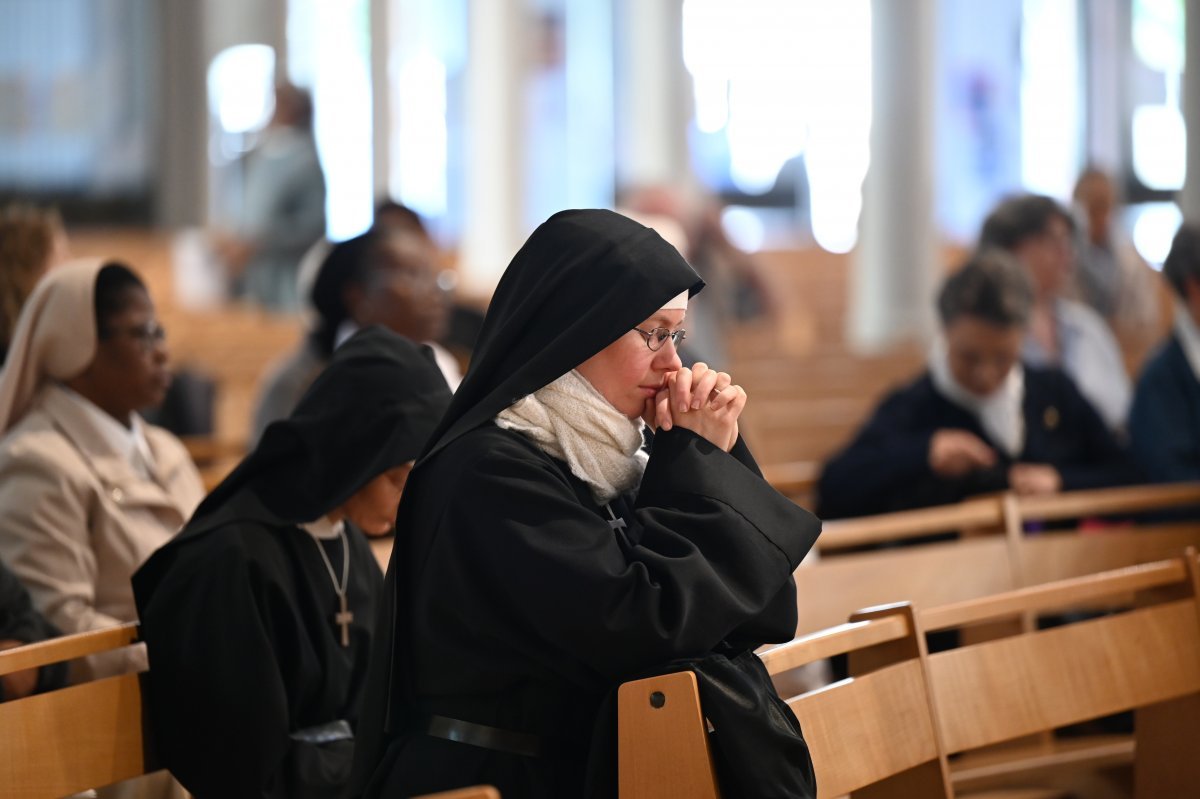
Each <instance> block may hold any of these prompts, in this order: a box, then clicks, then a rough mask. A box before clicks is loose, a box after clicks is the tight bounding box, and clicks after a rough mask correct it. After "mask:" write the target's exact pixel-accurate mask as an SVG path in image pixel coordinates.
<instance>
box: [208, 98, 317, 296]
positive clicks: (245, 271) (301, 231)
mask: <svg viewBox="0 0 1200 799" xmlns="http://www.w3.org/2000/svg"><path fill="white" fill-rule="evenodd" d="M312 122H313V104H312V96H311V95H310V94H309V93H308V92H306V91H304V90H303V89H300V88H297V87H296V86H292V85H290V84H282V85H280V86H278V87H276V89H275V111H274V113H273V114H272V116H271V121H270V122H269V123H268V125H267V128H266V130H265V131H264V133H263V137H262V140H261V141H260V142H259V143H258V145H257V146H256V147H254V149H252V150H251V151H250V152H249V153H248V154H247V155H246V159H245V172H244V184H243V194H242V208H241V215H240V225H239V226H238V229H237V230H235V231H233V232H230V233H221V234H218V235H217V237H216V240H215V242H214V244H215V248H216V251H217V254H218V256H219V257H220V258H221V259H222V260H223V261H224V262H225V264H226V267H227V268H228V270H229V274H230V277H231V278H232V279H233V290H234V293H235V294H237V295H238V296H241V297H245V298H247V299H249V300H251V301H253V302H255V303H258V304H259V305H261V306H262V307H264V308H266V309H267V310H270V311H278V312H289V311H297V310H299V309H300V297H299V294H298V292H297V289H296V277H297V273H298V271H299V268H300V261H301V259H302V258H303V257H304V254H305V252H306V251H307V250H308V248H309V247H311V246H312V245H313V243H314V242H316V241H318V240H319V239H320V238H321V237H322V236H324V235H325V175H324V173H323V172H322V170H321V162H320V159H319V158H318V156H317V145H316V140H315V139H314V138H313V132H312Z"/></svg>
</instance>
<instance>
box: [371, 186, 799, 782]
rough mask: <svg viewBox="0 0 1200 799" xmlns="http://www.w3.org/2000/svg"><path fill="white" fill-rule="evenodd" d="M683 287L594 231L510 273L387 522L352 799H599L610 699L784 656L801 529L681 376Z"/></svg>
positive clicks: (733, 435)
mask: <svg viewBox="0 0 1200 799" xmlns="http://www.w3.org/2000/svg"><path fill="white" fill-rule="evenodd" d="M702 286H703V283H702V282H701V281H700V279H699V277H698V276H697V275H696V273H695V272H694V271H693V270H692V269H691V267H689V266H688V265H687V263H686V262H685V261H684V260H683V258H682V257H681V256H680V255H679V253H678V252H676V251H675V250H674V248H672V247H671V246H670V245H669V244H667V243H666V242H665V241H663V240H662V239H661V238H660V237H659V236H658V234H657V233H655V232H653V231H652V230H650V229H648V228H646V227H643V226H642V225H639V224H637V223H636V222H633V221H632V220H629V219H627V218H625V217H623V216H620V215H618V214H615V213H612V212H609V211H596V210H586V211H564V212H561V213H559V214H556V215H555V216H553V217H551V218H550V219H549V220H548V221H547V222H545V223H544V224H542V225H541V226H540V227H539V228H538V229H537V230H536V231H535V232H534V233H533V235H532V236H531V237H530V239H529V240H528V241H527V242H526V244H525V245H524V247H522V249H521V251H520V252H519V253H517V255H516V257H515V258H514V259H513V261H512V263H511V264H510V265H509V267H508V269H507V270H506V271H505V273H504V276H503V277H502V278H501V280H500V283H499V286H498V287H497V289H496V292H495V294H494V296H493V299H492V303H491V306H490V308H489V310H488V314H487V317H486V319H485V320H484V325H483V330H482V332H481V335H480V338H479V340H478V343H477V347H476V350H475V357H474V360H473V361H472V364H471V367H470V370H469V371H468V373H467V376H466V378H465V379H464V382H463V383H462V384H461V385H460V387H459V389H458V391H457V392H456V393H455V396H454V399H453V401H452V402H451V405H450V410H449V411H447V415H446V416H445V418H443V420H442V422H441V423H440V424H439V426H438V430H437V432H436V433H435V434H434V436H433V437H432V439H431V441H430V445H429V447H428V449H427V450H426V451H425V453H424V454H423V455H422V457H421V458H420V459H419V460H418V462H417V464H416V466H415V467H414V469H413V472H412V474H411V476H410V481H409V485H408V489H407V490H406V491H405V495H404V499H403V500H402V502H401V505H400V511H399V515H398V520H397V528H396V530H397V538H396V547H395V549H394V550H393V553H392V562H391V566H390V567H389V570H388V583H387V585H388V588H387V590H388V592H389V596H388V599H387V601H385V602H384V608H385V609H384V614H385V619H386V615H387V614H390V613H393V611H395V612H396V613H397V615H396V617H395V618H394V619H392V620H391V623H390V624H388V623H386V621H385V622H383V623H381V624H380V627H379V631H380V639H379V642H378V645H377V646H376V648H375V650H374V652H373V654H372V664H371V671H370V676H369V681H368V687H367V692H366V697H365V703H364V714H363V722H362V727H361V732H360V737H359V753H358V758H357V761H356V765H355V779H354V781H353V786H352V795H356V796H362V795H365V796H368V797H393V796H409V795H416V794H422V793H427V792H433V791H440V790H447V789H453V788H458V787H462V786H467V785H472V784H491V785H494V786H496V787H497V788H499V790H500V792H501V794H502V795H503V796H506V797H508V796H514V797H523V798H525V799H529V798H530V797H534V798H535V799H536V798H537V797H554V799H559V798H560V797H578V796H583V795H585V792H586V793H587V794H589V795H596V794H597V792H598V791H600V790H601V789H600V787H599V786H601V785H603V784H609V783H611V782H612V780H611V777H612V776H613V775H614V774H615V762H612V763H604V764H601V766H600V768H602V769H606V771H604V773H603V774H601V778H598V779H596V778H589V777H588V776H586V775H587V771H588V768H589V764H588V752H589V748H590V747H591V746H592V745H593V744H599V746H600V748H603V743H604V741H603V740H597V741H593V730H594V729H595V728H597V725H598V723H600V725H601V727H603V722H604V721H606V718H604V717H603V716H602V714H601V713H600V708H601V705H602V703H603V701H604V698H605V696H606V695H607V694H608V693H609V692H610V691H611V690H613V689H615V688H616V687H617V686H618V685H619V684H620V683H621V682H622V681H624V680H626V679H629V678H631V677H633V676H636V675H638V674H641V673H644V672H646V671H647V670H653V669H656V668H661V667H662V666H663V665H664V664H666V663H667V662H668V661H671V660H673V659H677V658H685V657H702V656H705V655H706V654H708V653H710V652H712V651H713V650H714V649H716V648H718V647H729V648H730V651H733V650H736V651H740V652H745V651H746V650H748V649H750V648H753V647H757V646H758V645H760V644H762V643H764V642H769V641H770V642H777V641H786V640H789V639H791V638H792V637H793V636H794V634H795V628H796V599H795V583H794V581H793V579H792V571H793V570H794V569H795V568H796V566H797V564H799V562H800V560H801V558H803V556H804V554H805V553H806V552H807V551H808V550H809V548H810V547H811V546H812V545H813V543H814V541H815V540H816V537H817V534H818V532H819V527H820V525H819V522H818V521H817V520H816V519H815V518H814V517H813V516H812V515H811V514H809V513H808V512H807V511H804V510H802V509H801V508H799V507H797V506H796V505H795V504H793V503H792V502H790V501H789V500H787V499H786V498H785V497H783V496H781V495H780V494H779V493H777V492H776V491H775V490H773V489H772V488H771V487H770V486H769V485H768V484H767V482H766V481H765V480H763V478H762V476H761V474H760V472H759V470H758V468H757V466H756V465H755V462H754V460H753V458H752V457H751V456H750V453H749V451H748V450H747V448H746V447H745V445H744V443H743V442H742V440H741V439H740V438H738V435H737V429H738V428H737V417H738V414H740V412H741V409H742V407H744V404H745V399H746V397H745V392H744V391H742V389H740V388H739V387H737V386H735V385H732V383H731V380H730V377H729V375H727V374H725V373H724V372H719V373H718V372H714V371H711V370H708V369H707V368H706V367H705V366H704V365H703V364H696V365H694V366H693V367H692V368H691V369H687V368H684V367H682V365H681V363H680V361H679V356H678V353H677V352H676V346H677V345H678V344H680V343H681V342H682V339H683V337H684V332H683V330H682V329H681V328H682V326H683V320H684V315H685V313H686V311H685V307H686V302H687V298H688V296H689V294H693V293H695V292H696V291H699V289H700V288H701V287H702ZM693 399H694V403H693ZM685 407H686V410H684V408H685ZM644 419H645V420H647V421H649V422H650V423H651V424H652V426H657V427H659V432H658V433H657V435H655V436H654V441H653V447H652V452H651V453H650V455H649V458H648V459H647V456H646V454H645V452H644V451H643V450H642V444H643V435H642V431H643V426H644V425H643V420H644ZM655 422H657V423H658V424H657V425H655V424H654V423H655ZM389 633H390V638H391V640H386V638H385V636H388V634H389ZM787 715H788V716H789V717H790V714H787ZM604 735H609V736H613V735H615V733H614V731H613V730H612V729H611V728H607V731H606V732H604V733H597V736H600V737H602V736H604ZM797 739H798V737H797ZM803 754H804V759H805V760H806V761H807V750H806V749H805V750H804V751H803ZM803 766H804V767H805V768H810V765H809V764H808V763H807V762H806V763H805V764H803ZM591 768H592V769H593V770H595V769H596V768H597V765H596V764H595V763H593V764H592V765H591ZM809 774H810V775H811V771H810V772H809ZM594 776H595V774H594V772H593V777H594ZM605 777H607V779H605ZM794 795H796V794H794ZM801 795H802V794H801Z"/></svg>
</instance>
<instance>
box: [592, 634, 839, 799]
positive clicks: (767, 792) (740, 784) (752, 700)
mask: <svg viewBox="0 0 1200 799" xmlns="http://www.w3.org/2000/svg"><path fill="white" fill-rule="evenodd" d="M677 671H691V672H694V673H695V675H696V683H697V685H698V687H699V691H700V708H701V710H703V712H704V715H705V717H706V718H707V719H708V722H709V724H710V725H711V726H712V731H711V732H710V733H709V740H708V743H709V750H710V751H711V752H712V758H713V763H714V765H715V766H716V771H717V780H718V782H719V783H720V788H721V796H722V797H723V799H815V797H816V795H817V780H816V775H815V774H814V773H813V764H812V757H811V756H810V755H809V752H808V744H806V743H805V742H804V734H803V732H802V731H801V729H800V722H798V721H797V720H796V716H795V715H794V714H793V713H792V711H791V709H790V708H789V707H788V706H787V703H786V702H784V701H783V700H782V699H780V698H779V694H777V693H776V692H775V686H774V685H772V684H771V677H770V675H768V674H767V669H766V667H765V666H763V664H762V661H761V660H759V659H758V656H757V655H755V654H754V652H753V651H751V650H748V649H747V650H736V649H733V648H731V647H721V648H719V650H718V651H715V652H712V653H710V654H708V655H705V656H703V657H698V658H684V659H680V660H673V661H671V662H670V663H667V664H665V665H664V666H663V667H662V668H658V669H655V670H654V671H653V672H650V673H647V674H642V675H639V678H642V677H653V676H656V675H659V674H671V673H673V672H677ZM631 679H637V678H631ZM598 722H599V726H598V729H597V733H596V735H595V736H594V738H593V747H592V755H591V758H590V762H589V767H588V783H587V784H588V791H587V796H588V797H611V796H616V786H615V782H616V780H615V777H616V752H615V741H616V729H617V725H616V691H615V690H614V691H613V692H612V694H611V695H610V696H609V701H606V702H605V707H604V709H603V710H602V711H601V713H600V718H599V720H598Z"/></svg>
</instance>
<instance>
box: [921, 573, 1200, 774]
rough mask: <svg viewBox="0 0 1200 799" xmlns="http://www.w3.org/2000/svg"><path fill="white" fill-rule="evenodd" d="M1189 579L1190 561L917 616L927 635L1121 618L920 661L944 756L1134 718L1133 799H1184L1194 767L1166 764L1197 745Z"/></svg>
mask: <svg viewBox="0 0 1200 799" xmlns="http://www.w3.org/2000/svg"><path fill="white" fill-rule="evenodd" d="M1197 573H1198V570H1197V563H1196V557H1195V554H1194V550H1189V554H1188V555H1186V556H1184V557H1181V558H1177V559H1174V560H1170V561H1160V562H1156V563H1151V564H1142V565H1138V566H1130V567H1126V568H1123V569H1116V570H1112V571H1109V572H1104V573H1102V574H1095V575H1089V576H1085V577H1079V578H1073V579H1069V580H1062V581H1058V582H1056V583H1052V584H1049V585H1043V586H1033V587H1029V588H1023V589H1019V590H1016V591H1011V592H1008V593H1005V594H1001V595H997V596H993V597H986V598H983V599H976V600H969V601H966V602H960V603H956V604H954V605H949V606H945V607H941V608H931V609H929V610H927V611H924V612H923V613H922V614H921V617H920V618H921V623H922V626H923V627H924V629H925V630H926V631H935V630H940V629H950V628H963V627H968V626H970V625H976V624H981V623H991V622H995V621H997V620H1000V619H1004V618H1011V617H1022V616H1024V617H1029V616H1033V615H1035V614H1041V613H1048V612H1058V611H1063V610H1069V609H1073V608H1078V607H1087V608H1096V607H1112V608H1122V609H1121V610H1119V611H1118V612H1114V613H1111V614H1109V615H1102V616H1099V617H1095V618H1087V619H1086V620H1081V621H1071V622H1069V623H1066V624H1063V625H1061V626H1057V627H1052V628H1049V629H1043V630H1033V629H1026V630H1025V631H1023V632H1020V633H1018V634H1017V635H1014V636H1011V637H1006V638H1001V639H998V640H989V641H982V642H977V643H970V644H965V645H962V646H959V647H957V648H954V649H950V650H947V651H943V652H935V653H933V654H932V655H930V656H929V661H928V662H929V674H930V679H931V681H932V684H933V698H934V708H935V713H936V716H937V720H938V726H939V729H940V731H941V735H942V740H943V742H944V745H945V748H946V753H947V754H955V753H959V752H964V751H967V750H971V749H976V748H979V747H983V746H987V745H990V744H997V743H1001V742H1005V741H1010V740H1013V739H1016V738H1019V737H1021V736H1026V735H1030V734H1037V733H1046V732H1049V731H1052V730H1053V729H1055V728H1058V727H1062V726H1066V725H1069V724H1074V723H1078V722H1082V721H1086V720H1090V719H1094V718H1097V717H1101V716H1106V715H1110V714H1113V713H1117V712H1120V711H1125V710H1137V711H1138V714H1139V721H1138V723H1137V725H1136V729H1137V731H1138V735H1137V741H1136V746H1135V752H1136V761H1135V775H1136V778H1137V781H1138V786H1139V787H1138V796H1146V797H1149V796H1182V795H1185V794H1186V792H1187V790H1190V789H1189V788H1186V787H1185V786H1191V788H1194V786H1195V784H1196V780H1197V779H1200V765H1197V764H1196V763H1195V760H1196V759H1195V758H1192V759H1191V760H1190V761H1188V762H1186V763H1182V762H1175V760H1174V758H1173V757H1172V756H1171V755H1170V754H1169V752H1170V747H1171V746H1172V745H1174V742H1176V741H1177V740H1180V739H1186V740H1192V741H1195V740H1196V739H1197V735H1200V715H1198V714H1196V713H1195V712H1194V710H1195V708H1196V706H1197V701H1198V700H1200V611H1198V604H1197V588H1198V586H1200V578H1198V577H1197ZM1135 601H1136V607H1134V608H1133V609H1131V610H1124V609H1123V608H1124V607H1126V606H1128V605H1130V603H1134V602H1135ZM1143 719H1144V720H1145V723H1143Z"/></svg>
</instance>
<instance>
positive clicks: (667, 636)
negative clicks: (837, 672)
mask: <svg viewBox="0 0 1200 799" xmlns="http://www.w3.org/2000/svg"><path fill="white" fill-rule="evenodd" d="M456 491H457V492H458V493H461V494H463V495H467V496H470V497H471V498H472V501H471V502H460V503H452V504H451V505H450V506H449V507H448V509H447V510H446V515H445V517H444V520H443V523H442V525H441V527H442V529H443V530H445V531H447V533H450V535H449V536H447V535H443V536H439V538H440V539H442V541H441V545H442V546H445V545H447V544H450V543H451V542H453V543H452V545H453V546H455V547H456V548H458V549H457V551H443V552H441V553H435V556H434V557H435V559H436V560H437V561H438V562H439V566H438V571H439V573H440V574H442V575H445V574H446V571H447V570H449V571H451V572H454V571H458V570H459V569H462V570H463V572H462V573H461V574H460V575H459V576H457V577H453V578H451V579H452V581H453V582H458V581H459V580H461V581H462V584H463V585H464V586H469V590H472V591H475V592H483V596H485V597H486V600H487V601H488V603H489V604H490V605H491V606H492V607H493V608H494V609H495V612H497V613H501V614H503V615H504V616H505V618H513V619H522V620H526V621H525V622H524V623H523V624H522V629H526V628H528V629H529V631H530V633H531V634H533V635H536V636H537V637H539V638H540V639H542V640H543V641H544V642H545V643H546V649H547V650H548V651H550V652H553V653H557V654H554V655H552V658H559V657H562V656H563V655H566V656H567V657H570V658H574V659H578V660H580V661H583V662H584V663H586V664H588V665H589V667H590V668H592V669H595V670H596V671H598V672H600V673H602V674H604V675H606V676H608V677H610V678H612V679H621V678H622V677H623V676H625V675H628V674H631V673H637V672H639V671H642V670H644V669H645V668H648V667H650V666H652V665H654V664H656V663H660V662H663V661H666V660H670V659H672V658H675V657H681V656H687V655H696V654H702V653H705V652H707V651H709V650H710V649H711V648H712V647H714V646H715V645H716V644H717V643H718V642H720V641H721V640H723V639H725V638H727V637H728V636H730V635H731V634H733V633H734V632H735V631H737V630H738V629H739V628H740V627H742V626H743V625H747V624H751V625H756V626H762V627H768V628H770V629H771V630H773V631H774V633H775V634H776V636H777V638H779V639H781V640H786V639H789V638H791V637H792V636H793V635H794V633H795V621H796V619H795V616H796V609H795V596H794V591H791V592H788V590H787V589H788V588H789V586H790V585H791V580H792V571H793V569H795V567H796V566H797V564H798V563H799V562H800V560H801V558H803V556H804V554H805V553H806V552H807V551H808V549H809V548H810V547H811V546H812V544H813V543H814V541H815V539H816V537H817V534H818V532H819V528H820V523H819V522H818V521H817V520H816V519H815V518H814V517H813V516H812V515H811V514H809V513H808V512H807V511H804V510H803V509H801V508H799V507H797V506H796V505H795V504H794V503H792V502H790V501H789V500H787V499H786V498H785V497H783V496H781V495H780V494H779V493H778V492H776V491H775V490H774V489H772V488H771V487H770V486H769V485H767V484H766V483H765V482H764V481H763V480H762V478H761V477H759V476H758V475H756V474H755V473H754V472H753V471H752V470H751V469H749V468H748V467H747V466H746V465H745V464H744V463H742V462H740V461H738V460H737V459H736V458H733V457H731V456H730V455H729V454H728V453H725V452H723V451H721V450H719V449H718V448H716V447H713V446H712V445H711V444H709V443H708V442H707V441H705V440H704V439H702V438H699V437H698V436H696V435H694V434H692V433H691V432H689V431H686V430H681V429H676V430H671V431H668V432H665V433H661V434H660V435H659V436H658V437H657V439H656V441H655V444H654V453H653V455H652V456H651V458H650V462H649V464H648V465H647V468H646V471H645V474H644V476H643V479H642V483H641V487H640V490H639V492H638V495H637V498H636V501H635V507H634V515H635V517H636V519H637V523H638V524H639V525H640V527H641V538H640V541H639V543H638V544H637V545H634V546H628V547H622V546H621V545H620V543H619V542H618V540H617V538H616V536H614V535H613V532H612V530H611V528H610V527H609V525H608V523H607V522H606V521H605V520H604V519H603V518H601V517H599V516H598V515H597V514H596V513H595V511H594V510H593V509H592V508H590V507H587V506H585V505H584V504H582V503H580V501H579V499H578V497H577V496H576V494H575V493H574V489H573V488H572V487H571V485H570V484H569V483H568V482H567V481H566V480H565V479H564V478H563V476H562V474H561V473H560V472H559V471H557V469H556V468H555V467H554V465H553V464H552V463H551V462H550V461H549V460H548V459H546V458H544V457H537V456H533V455H526V456H524V457H512V456H511V453H507V454H505V453H499V454H498V453H495V452H489V453H487V454H484V455H482V456H481V457H479V458H477V459H476V460H475V462H474V463H473V464H471V465H469V466H468V467H467V470H466V471H465V472H464V473H463V474H462V475H461V479H460V481H459V486H458V488H457V489H456ZM442 587H443V590H447V591H453V589H454V586H453V585H446V583H445V582H442ZM788 593H790V594H791V596H790V601H789V599H788ZM768 610H770V611H772V612H773V613H774V614H775V615H776V616H777V617H778V618H775V619H774V620H772V621H758V620H759V619H760V617H761V616H762V615H763V614H764V613H765V612H767V611H768Z"/></svg>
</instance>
